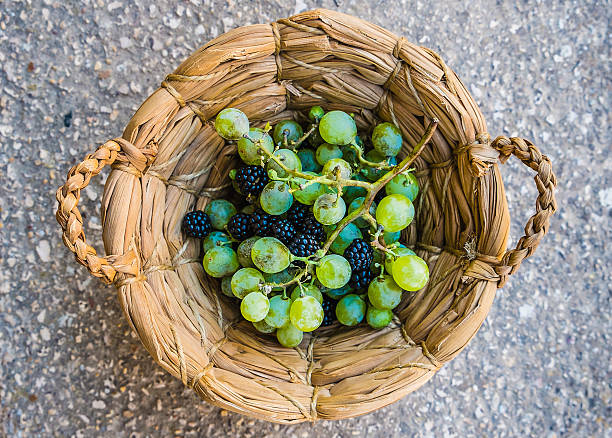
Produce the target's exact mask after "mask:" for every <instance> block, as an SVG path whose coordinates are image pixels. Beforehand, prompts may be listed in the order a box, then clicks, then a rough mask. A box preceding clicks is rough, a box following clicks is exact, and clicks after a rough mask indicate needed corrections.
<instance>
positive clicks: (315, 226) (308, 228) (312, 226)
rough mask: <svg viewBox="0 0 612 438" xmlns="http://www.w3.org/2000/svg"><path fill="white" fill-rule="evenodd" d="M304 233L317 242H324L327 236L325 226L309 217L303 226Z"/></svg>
mask: <svg viewBox="0 0 612 438" xmlns="http://www.w3.org/2000/svg"><path fill="white" fill-rule="evenodd" d="M302 232H303V233H304V234H307V235H309V236H312V237H313V238H314V239H315V240H316V241H317V242H324V241H325V239H326V237H327V235H326V234H325V230H324V229H323V225H322V224H320V223H319V222H317V220H316V219H315V218H314V216H307V217H306V218H305V219H304V223H303V224H302Z"/></svg>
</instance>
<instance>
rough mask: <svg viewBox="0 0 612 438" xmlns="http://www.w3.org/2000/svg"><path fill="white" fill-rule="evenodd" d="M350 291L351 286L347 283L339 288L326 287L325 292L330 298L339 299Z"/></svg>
mask: <svg viewBox="0 0 612 438" xmlns="http://www.w3.org/2000/svg"><path fill="white" fill-rule="evenodd" d="M351 291H352V288H351V287H350V286H349V285H348V284H346V285H344V286H342V287H341V288H339V289H327V290H326V291H325V293H326V294H327V296H328V297H330V298H331V299H332V300H339V299H340V298H342V297H343V296H345V295H346V294H348V293H350V292H351Z"/></svg>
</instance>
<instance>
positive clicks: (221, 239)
mask: <svg viewBox="0 0 612 438" xmlns="http://www.w3.org/2000/svg"><path fill="white" fill-rule="evenodd" d="M231 241H232V240H231V239H230V237H229V236H228V235H227V234H225V233H222V232H221V231H212V232H211V233H210V234H209V235H208V236H206V237H205V238H204V239H202V249H203V250H204V254H206V252H207V251H208V250H209V249H213V248H214V247H215V246H223V245H224V244H227V243H229V242H231Z"/></svg>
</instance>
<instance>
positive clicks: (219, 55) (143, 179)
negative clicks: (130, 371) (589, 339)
mask: <svg viewBox="0 0 612 438" xmlns="http://www.w3.org/2000/svg"><path fill="white" fill-rule="evenodd" d="M322 17H324V18H325V19H324V18H322ZM292 23H294V24H295V23H298V24H300V25H301V26H304V27H302V28H301V27H299V26H298V27H296V26H293V25H286V24H283V22H279V23H277V24H275V26H272V27H271V26H270V25H256V26H249V27H247V28H239V29H236V30H234V31H231V32H229V33H227V34H224V35H222V36H221V37H219V38H217V39H216V40H214V41H212V42H211V43H209V44H207V45H206V46H204V47H203V48H202V49H200V50H199V51H197V52H196V53H195V54H194V55H192V57H190V58H189V59H188V60H187V61H185V62H184V63H183V64H182V65H181V66H180V67H179V69H178V70H177V72H176V73H175V74H174V75H171V76H169V77H168V78H167V80H166V81H164V83H163V84H162V88H160V89H159V90H157V91H156V92H155V93H154V94H153V95H152V96H151V97H149V99H148V100H147V101H146V102H145V103H144V104H143V106H142V107H141V108H140V109H139V111H138V112H137V113H136V115H135V116H134V117H133V119H132V121H131V122H130V124H129V125H128V127H127V128H126V131H125V133H124V138H125V139H126V140H128V141H129V142H131V144H133V145H134V146H135V150H136V151H135V152H133V155H138V154H139V153H140V154H143V155H144V156H145V158H146V160H147V166H146V168H145V170H144V171H143V172H141V174H138V173H135V172H129V171H126V170H125V166H124V167H116V168H115V169H114V170H113V171H112V172H111V174H110V175H109V177H108V180H107V184H106V188H105V194H104V199H103V205H102V211H103V224H104V244H105V249H106V252H107V254H116V255H121V254H126V253H128V252H129V251H133V252H134V253H136V254H137V262H138V265H139V272H141V277H140V280H141V281H132V282H125V283H123V284H121V286H120V287H119V298H120V301H121V305H122V307H123V309H124V311H125V314H126V317H127V319H128V320H129V321H130V323H131V324H132V326H133V328H134V329H135V331H136V332H137V333H138V335H139V337H140V339H141V340H142V342H143V344H144V345H145V347H146V348H147V350H148V351H149V352H150V353H151V355H152V356H153V357H154V359H155V360H156V361H158V362H159V363H160V364H161V365H162V366H163V367H164V368H165V369H166V370H168V371H169V372H170V373H172V374H173V375H175V376H176V377H178V378H180V379H181V380H183V382H184V383H185V384H186V385H189V386H191V387H193V388H194V390H196V392H198V394H200V395H201V396H202V397H203V398H205V399H207V400H209V401H211V402H213V403H215V404H217V405H219V406H223V407H225V408H227V409H230V410H233V411H237V412H242V413H246V414H249V415H251V416H256V417H260V418H264V419H267V420H271V421H278V422H289V423H290V422H297V421H304V420H312V419H315V418H345V417H352V416H355V415H360V414H363V413H366V412H369V411H371V410H373V409H377V408H379V407H381V406H384V405H386V404H389V403H391V402H393V401H395V400H397V399H398V398H400V397H402V396H403V395H405V394H407V393H409V392H411V391H412V390H414V389H416V388H418V387H419V386H420V385H422V384H423V383H424V382H425V381H427V380H428V379H429V378H430V377H431V376H432V375H433V374H434V373H435V371H437V369H439V367H440V366H441V365H442V364H443V363H444V362H446V361H448V360H450V359H451V358H452V357H454V356H455V355H456V354H458V353H459V351H461V349H462V348H463V347H464V346H465V345H466V344H467V342H468V341H469V340H470V339H471V337H472V336H473V335H474V334H475V333H476V331H477V329H478V327H479V326H480V324H481V323H482V321H483V319H484V317H485V316H486V314H487V313H488V310H489V308H490V305H491V302H492V300H493V296H494V291H495V283H494V282H491V281H486V279H485V278H478V277H477V276H475V275H474V274H471V272H472V271H473V270H475V269H476V268H478V269H479V270H483V269H485V268H484V267H483V266H484V265H483V266H481V265H478V263H481V264H482V263H483V262H481V261H479V260H477V259H476V260H470V259H469V257H468V258H466V251H468V252H469V248H473V250H474V251H478V252H479V253H482V254H488V255H490V256H491V257H498V256H500V255H501V253H502V251H503V250H504V249H505V244H506V238H507V234H508V230H507V229H506V230H504V229H500V225H499V224H500V223H507V216H508V212H507V208H506V206H505V197H504V193H503V184H502V182H501V176H500V174H499V171H498V169H497V166H496V165H495V164H493V165H492V166H491V168H490V169H489V171H488V172H487V173H486V174H485V175H484V176H482V177H480V178H475V177H474V176H473V175H472V173H471V164H472V161H473V160H472V158H473V156H471V155H470V153H471V151H468V150H467V149H466V150H465V151H462V152H461V153H459V154H457V153H456V152H457V148H458V147H460V146H461V145H466V144H470V143H471V142H474V140H475V138H476V136H477V135H478V134H479V133H485V132H486V126H485V124H484V120H483V118H482V115H481V114H480V111H479V110H478V109H477V107H476V105H475V103H474V102H473V100H472V98H471V97H470V96H469V93H468V92H467V91H466V90H465V88H464V87H463V85H462V84H461V82H460V81H459V80H458V79H457V77H456V76H455V74H454V73H453V72H452V71H451V70H450V69H448V67H446V65H444V64H443V62H442V61H441V59H440V58H439V57H438V56H437V55H435V54H434V53H433V52H431V51H429V50H427V49H423V48H420V47H417V46H414V45H412V44H410V43H408V42H407V41H405V40H403V39H398V38H397V37H396V36H394V35H393V34H391V33H389V32H387V31H385V30H383V29H380V28H378V27H376V26H373V25H371V24H369V23H366V22H363V21H361V20H356V19H355V18H353V17H348V16H345V15H342V14H337V13H331V12H329V11H312V12H309V13H304V14H300V15H298V16H296V17H292ZM330 23H332V24H333V25H332V24H330ZM325 25H327V27H325ZM355 26H358V27H360V28H361V29H362V30H363V29H365V30H364V32H362V33H361V34H359V35H356V34H354V33H351V32H349V30H347V29H351V28H353V27H355ZM362 34H363V35H362ZM366 35H368V36H366ZM185 78H191V79H185ZM194 78H195V79H194ZM177 96H178V97H177ZM315 104H317V105H321V106H323V107H324V108H325V110H331V109H341V110H344V111H347V112H354V113H355V116H356V117H355V118H356V121H357V124H358V127H359V129H360V130H361V129H367V128H368V127H371V126H372V125H373V124H375V123H376V122H377V121H391V122H394V123H395V124H397V125H398V126H399V127H400V129H401V130H402V133H403V135H404V138H405V144H404V149H403V150H402V153H401V154H400V155H405V154H406V153H407V152H408V151H409V150H411V148H412V146H413V145H414V144H415V143H416V142H417V141H418V139H419V138H420V137H421V136H422V134H423V132H424V129H425V125H426V124H427V123H428V121H429V120H431V118H432V117H437V118H438V119H439V120H440V125H439V128H438V130H437V132H436V133H435V135H434V137H433V139H432V141H431V142H430V144H429V145H428V146H427V147H426V149H425V151H424V152H423V153H422V155H421V156H420V157H419V159H418V160H417V161H416V162H415V165H414V167H415V168H416V175H417V177H418V180H419V185H420V187H421V190H420V193H419V196H418V198H417V199H416V201H415V208H416V217H415V220H414V221H413V223H412V225H410V227H409V228H408V229H406V230H404V232H403V233H402V239H401V241H402V242H403V243H405V244H406V245H408V246H409V247H411V248H413V249H414V250H415V251H416V252H417V254H418V255H419V256H421V257H422V258H424V259H425V260H426V261H427V262H428V264H429V268H430V273H431V275H430V283H429V285H428V286H427V287H426V288H424V289H423V290H421V291H419V292H416V293H405V294H404V299H403V300H402V303H401V304H400V305H399V306H398V308H397V309H396V314H397V317H396V318H395V319H394V321H393V322H392V324H391V325H390V326H389V327H387V328H385V329H382V330H372V329H370V328H369V327H367V325H365V324H360V325H359V326H357V327H354V328H349V327H344V326H340V325H338V324H337V323H336V324H334V325H333V326H330V327H326V328H321V329H319V330H317V331H316V332H314V333H312V334H305V336H304V340H303V342H302V343H301V344H300V346H298V347H296V348H295V349H287V348H283V347H281V346H280V345H279V344H278V342H277V341H276V339H275V338H274V337H273V336H271V335H264V334H261V333H259V332H257V331H256V330H255V329H254V328H253V327H252V325H251V324H250V323H247V322H246V321H244V320H242V317H241V316H240V313H239V306H238V305H236V303H235V302H231V301H230V299H228V298H226V297H225V296H223V295H222V294H221V292H220V285H219V281H218V280H216V279H213V278H209V277H208V276H207V275H206V274H205V273H204V270H203V268H202V265H201V261H200V260H201V248H200V242H199V241H195V240H193V239H186V238H185V236H184V235H183V234H182V233H181V228H180V224H181V221H182V218H183V216H184V214H185V213H186V212H187V211H190V210H192V209H194V208H198V209H203V208H204V207H205V206H206V204H207V203H208V202H210V200H212V199H215V198H219V197H227V196H230V194H231V191H232V189H231V188H230V187H228V184H227V183H228V181H229V179H228V172H229V171H230V170H231V169H232V168H234V167H236V166H237V165H238V163H239V160H238V159H237V156H236V147H235V145H234V144H231V143H225V142H224V141H223V140H222V139H221V138H220V137H219V136H218V135H217V134H216V132H215V130H214V128H213V126H212V124H211V122H210V121H211V120H214V116H215V115H216V113H218V112H219V111H220V110H221V109H223V108H225V107H229V106H231V107H236V108H240V109H242V110H243V111H244V112H245V113H246V114H247V115H248V117H249V119H250V120H251V121H252V123H253V124H254V125H256V126H263V124H265V122H268V121H269V122H271V123H274V122H275V121H279V120H282V119H287V118H293V119H297V120H298V121H301V120H300V119H299V117H302V116H301V113H300V110H302V109H305V108H309V107H310V106H312V105H315ZM147 151H149V152H150V154H148V153H147ZM454 152H455V153H454ZM132 159H133V157H131V156H128V157H127V161H128V162H131V161H132ZM500 200H503V201H500ZM500 202H501V205H502V208H500V207H499V205H500ZM492 206H494V207H492ZM504 220H506V222H504ZM466 248H467V249H466ZM474 263H476V264H477V266H476V265H474ZM478 269H476V270H478ZM471 270H472V271H471ZM479 272H480V271H479ZM481 277H483V276H482V275H481Z"/></svg>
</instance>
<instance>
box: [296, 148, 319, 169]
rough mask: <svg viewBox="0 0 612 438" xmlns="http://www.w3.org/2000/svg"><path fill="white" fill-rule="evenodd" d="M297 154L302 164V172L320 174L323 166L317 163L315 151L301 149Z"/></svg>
mask: <svg viewBox="0 0 612 438" xmlns="http://www.w3.org/2000/svg"><path fill="white" fill-rule="evenodd" d="M297 154H298V158H299V159H300V161H301V162H302V170H303V171H304V172H319V171H320V170H321V169H322V167H321V165H320V164H319V163H317V159H316V158H315V151H313V150H312V149H301V150H299V151H298V153H297Z"/></svg>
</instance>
